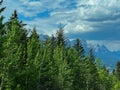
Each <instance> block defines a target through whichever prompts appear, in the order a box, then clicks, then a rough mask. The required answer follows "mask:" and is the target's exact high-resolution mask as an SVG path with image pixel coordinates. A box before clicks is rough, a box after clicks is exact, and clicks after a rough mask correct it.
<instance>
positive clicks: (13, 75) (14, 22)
mask: <svg viewBox="0 0 120 90" xmlns="http://www.w3.org/2000/svg"><path fill="white" fill-rule="evenodd" d="M13 15H14V16H12V17H13V18H12V19H11V20H10V21H8V22H7V23H8V24H6V26H5V30H6V35H5V36H6V42H5V43H4V48H5V50H4V53H5V58H4V62H5V67H6V70H5V71H6V80H5V88H7V89H16V88H17V87H18V86H19V85H20V87H24V85H23V83H22V82H24V79H23V78H24V77H22V76H24V73H23V72H24V69H25V62H26V40H27V37H26V36H27V33H26V30H25V29H23V27H20V26H19V25H20V23H19V20H18V18H17V17H16V16H17V13H16V11H14V14H13ZM8 27H9V28H8ZM20 77H21V78H20ZM20 79H21V80H23V81H22V82H21V80H20Z"/></svg>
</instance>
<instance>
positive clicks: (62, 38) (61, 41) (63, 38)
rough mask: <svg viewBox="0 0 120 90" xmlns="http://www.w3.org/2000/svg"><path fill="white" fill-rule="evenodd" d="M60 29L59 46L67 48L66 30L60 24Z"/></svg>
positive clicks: (57, 37) (57, 36)
mask: <svg viewBox="0 0 120 90" xmlns="http://www.w3.org/2000/svg"><path fill="white" fill-rule="evenodd" d="M58 28H59V30H58V31H57V33H56V39H57V41H56V42H57V45H58V46H65V43H66V40H65V36H64V30H63V28H62V25H61V24H60V25H59V27H58Z"/></svg>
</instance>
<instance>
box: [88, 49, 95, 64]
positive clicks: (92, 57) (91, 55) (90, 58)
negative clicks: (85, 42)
mask: <svg viewBox="0 0 120 90" xmlns="http://www.w3.org/2000/svg"><path fill="white" fill-rule="evenodd" d="M89 60H90V63H94V62H95V57H94V55H93V50H92V48H90V51H89Z"/></svg>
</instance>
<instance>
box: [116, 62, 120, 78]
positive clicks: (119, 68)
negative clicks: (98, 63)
mask: <svg viewBox="0 0 120 90" xmlns="http://www.w3.org/2000/svg"><path fill="white" fill-rule="evenodd" d="M116 76H117V78H118V80H120V62H117V65H116Z"/></svg>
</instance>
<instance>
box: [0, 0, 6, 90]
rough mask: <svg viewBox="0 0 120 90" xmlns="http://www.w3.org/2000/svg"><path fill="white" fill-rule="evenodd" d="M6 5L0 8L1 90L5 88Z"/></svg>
mask: <svg viewBox="0 0 120 90" xmlns="http://www.w3.org/2000/svg"><path fill="white" fill-rule="evenodd" d="M2 3H3V0H1V1H0V7H1V5H2ZM4 9H5V7H2V8H0V90H2V89H3V82H4V77H5V76H4V72H5V71H4V68H5V66H4V60H3V57H4V54H3V50H4V48H3V43H4V41H5V36H4V35H5V30H4V24H3V19H4V16H3V15H1V13H2V12H3V11H4Z"/></svg>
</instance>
